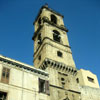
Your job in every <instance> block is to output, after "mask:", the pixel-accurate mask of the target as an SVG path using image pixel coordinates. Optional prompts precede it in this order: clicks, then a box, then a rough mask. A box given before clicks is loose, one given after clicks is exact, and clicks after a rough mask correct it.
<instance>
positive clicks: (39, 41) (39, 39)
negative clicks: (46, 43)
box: [38, 33, 42, 44]
mask: <svg viewBox="0 0 100 100" xmlns="http://www.w3.org/2000/svg"><path fill="white" fill-rule="evenodd" d="M41 43H42V41H41V33H40V34H39V35H38V44H41Z"/></svg>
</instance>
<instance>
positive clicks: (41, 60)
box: [32, 5, 75, 70]
mask: <svg viewBox="0 0 100 100" xmlns="http://www.w3.org/2000/svg"><path fill="white" fill-rule="evenodd" d="M34 26H35V33H34V36H33V38H32V39H33V40H34V66H35V67H37V68H40V69H43V70H45V68H46V67H47V66H44V65H47V63H48V64H49V63H51V65H55V66H58V67H60V66H61V67H62V66H65V67H64V68H67V67H66V66H68V68H69V67H71V68H75V63H74V60H73V57H72V52H71V47H70V46H69V42H68V37H67V32H68V30H67V28H66V27H65V26H64V22H63V16H62V15H61V14H59V13H57V12H55V11H54V10H52V9H50V8H48V5H44V6H42V8H41V9H40V11H39V14H38V16H37V17H36V20H35V22H34Z"/></svg>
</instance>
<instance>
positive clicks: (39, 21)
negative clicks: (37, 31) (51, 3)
mask: <svg viewBox="0 0 100 100" xmlns="http://www.w3.org/2000/svg"><path fill="white" fill-rule="evenodd" d="M38 24H39V25H40V24H41V17H40V18H39V20H38Z"/></svg>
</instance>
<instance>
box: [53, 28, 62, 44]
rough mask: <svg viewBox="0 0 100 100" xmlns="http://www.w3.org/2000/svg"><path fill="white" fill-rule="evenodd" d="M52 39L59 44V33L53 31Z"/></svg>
mask: <svg viewBox="0 0 100 100" xmlns="http://www.w3.org/2000/svg"><path fill="white" fill-rule="evenodd" d="M53 39H54V40H55V41H57V42H60V40H61V37H60V33H59V32H58V31H56V30H53Z"/></svg>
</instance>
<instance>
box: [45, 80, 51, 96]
mask: <svg viewBox="0 0 100 100" xmlns="http://www.w3.org/2000/svg"><path fill="white" fill-rule="evenodd" d="M45 87H46V94H48V95H50V91H49V81H45Z"/></svg>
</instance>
